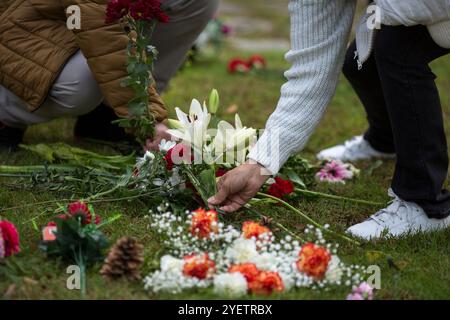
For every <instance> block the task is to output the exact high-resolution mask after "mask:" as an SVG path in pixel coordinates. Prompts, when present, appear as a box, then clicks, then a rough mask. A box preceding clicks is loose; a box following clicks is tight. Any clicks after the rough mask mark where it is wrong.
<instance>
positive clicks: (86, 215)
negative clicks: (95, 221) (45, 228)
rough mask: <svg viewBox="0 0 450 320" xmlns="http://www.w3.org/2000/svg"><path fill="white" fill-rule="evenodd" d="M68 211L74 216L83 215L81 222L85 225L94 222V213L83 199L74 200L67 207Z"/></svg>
mask: <svg viewBox="0 0 450 320" xmlns="http://www.w3.org/2000/svg"><path fill="white" fill-rule="evenodd" d="M67 212H68V213H69V214H70V215H71V216H74V217H78V216H79V217H81V223H82V224H83V225H87V224H90V223H91V222H92V214H91V211H90V210H89V207H88V206H87V204H86V203H84V202H81V201H76V202H72V203H71V204H69V206H68V207H67Z"/></svg>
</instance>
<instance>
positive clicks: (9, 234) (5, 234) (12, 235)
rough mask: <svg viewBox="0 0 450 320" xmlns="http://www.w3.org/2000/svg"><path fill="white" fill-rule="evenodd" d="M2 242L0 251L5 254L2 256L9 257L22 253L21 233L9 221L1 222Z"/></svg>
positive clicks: (0, 234) (0, 233) (0, 238)
mask: <svg viewBox="0 0 450 320" xmlns="http://www.w3.org/2000/svg"><path fill="white" fill-rule="evenodd" d="M0 242H1V243H0V251H2V252H3V254H2V255H1V256H3V257H9V256H11V255H13V254H16V253H19V252H20V247H19V233H18V232H17V229H16V227H15V226H14V224H12V223H11V222H9V221H6V220H2V221H0ZM2 252H0V254H1V253H2Z"/></svg>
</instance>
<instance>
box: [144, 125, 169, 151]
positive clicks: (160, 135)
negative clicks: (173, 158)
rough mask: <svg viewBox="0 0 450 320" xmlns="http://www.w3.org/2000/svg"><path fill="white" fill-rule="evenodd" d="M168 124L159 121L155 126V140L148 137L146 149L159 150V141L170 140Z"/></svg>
mask: <svg viewBox="0 0 450 320" xmlns="http://www.w3.org/2000/svg"><path fill="white" fill-rule="evenodd" d="M167 129H168V128H167V126H166V125H165V124H163V123H157V124H156V126H155V136H154V137H153V140H151V139H147V141H146V144H145V149H146V150H149V151H159V147H158V146H159V143H160V142H161V140H163V139H166V140H170V139H171V136H170V134H168V133H167Z"/></svg>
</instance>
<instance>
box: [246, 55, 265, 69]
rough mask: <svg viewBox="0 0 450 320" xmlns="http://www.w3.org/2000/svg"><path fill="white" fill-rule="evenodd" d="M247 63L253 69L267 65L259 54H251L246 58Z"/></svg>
mask: <svg viewBox="0 0 450 320" xmlns="http://www.w3.org/2000/svg"><path fill="white" fill-rule="evenodd" d="M248 64H249V65H250V66H251V67H252V68H254V69H264V68H265V67H266V65H267V63H266V59H264V57H262V56H260V55H254V56H251V57H250V59H248Z"/></svg>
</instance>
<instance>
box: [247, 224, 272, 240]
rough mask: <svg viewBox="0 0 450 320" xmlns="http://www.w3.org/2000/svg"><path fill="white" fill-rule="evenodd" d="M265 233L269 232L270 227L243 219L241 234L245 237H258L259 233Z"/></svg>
mask: <svg viewBox="0 0 450 320" xmlns="http://www.w3.org/2000/svg"><path fill="white" fill-rule="evenodd" d="M265 233H270V229H269V228H267V227H265V226H262V225H260V224H259V223H257V222H254V221H245V222H244V224H243V225H242V234H243V236H244V238H246V239H250V238H252V237H255V238H256V239H258V238H259V237H260V236H261V235H263V234H265Z"/></svg>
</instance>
